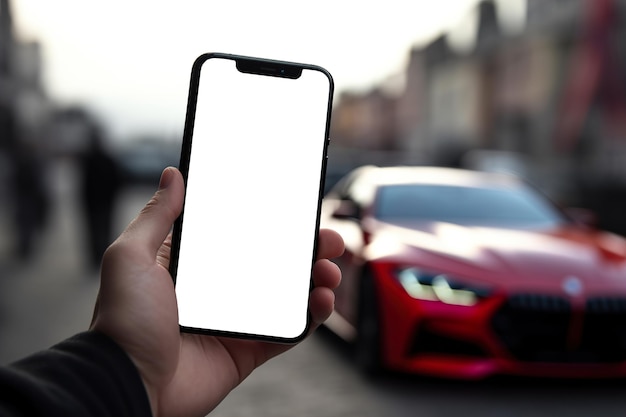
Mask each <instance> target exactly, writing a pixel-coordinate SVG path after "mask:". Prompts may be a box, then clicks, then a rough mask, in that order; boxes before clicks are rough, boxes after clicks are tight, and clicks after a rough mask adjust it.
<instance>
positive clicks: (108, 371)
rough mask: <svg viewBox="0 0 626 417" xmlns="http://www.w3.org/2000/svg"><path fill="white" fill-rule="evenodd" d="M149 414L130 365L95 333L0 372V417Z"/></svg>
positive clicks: (82, 335)
mask: <svg viewBox="0 0 626 417" xmlns="http://www.w3.org/2000/svg"><path fill="white" fill-rule="evenodd" d="M151 415H152V413H151V410H150V404H149V401H148V396H147V394H146V390H145V387H144V385H143V382H142V380H141V378H140V376H139V373H138V372H137V369H136V368H135V365H134V364H133V362H132V361H131V360H130V358H129V357H128V356H127V355H126V353H125V352H124V351H123V350H122V349H121V348H120V347H119V346H118V345H117V344H115V343H114V342H113V341H112V340H111V339H110V338H108V337H107V336H105V335H103V334H100V333H97V332H85V333H80V334H78V335H76V336H74V337H72V338H70V339H67V340H65V341H63V342H61V343H59V344H58V345H56V346H53V347H52V348H50V349H48V350H45V351H42V352H39V353H36V354H34V355H32V356H29V357H27V358H25V359H22V360H20V361H18V362H15V363H13V364H11V365H9V366H5V367H2V368H0V416H1V417H5V416H81V417H82V416H84V417H91V416H115V417H123V416H133V417H134V416H137V417H142V416H151Z"/></svg>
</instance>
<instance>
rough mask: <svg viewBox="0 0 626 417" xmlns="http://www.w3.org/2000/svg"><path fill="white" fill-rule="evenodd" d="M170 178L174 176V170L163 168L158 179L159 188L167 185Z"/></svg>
mask: <svg viewBox="0 0 626 417" xmlns="http://www.w3.org/2000/svg"><path fill="white" fill-rule="evenodd" d="M172 178H174V172H173V171H172V170H171V169H170V168H169V167H168V168H165V169H164V170H163V173H162V174H161V180H160V181H159V190H163V189H165V188H167V187H169V185H170V184H171V182H172Z"/></svg>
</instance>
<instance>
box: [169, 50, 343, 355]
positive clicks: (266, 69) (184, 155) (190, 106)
mask: <svg viewBox="0 0 626 417" xmlns="http://www.w3.org/2000/svg"><path fill="white" fill-rule="evenodd" d="M213 58H217V59H228V60H233V61H235V63H236V68H237V70H239V71H240V72H243V73H252V74H258V75H265V76H274V77H282V78H293V79H296V78H298V77H299V76H300V74H301V72H302V70H305V69H307V70H313V71H319V72H321V73H323V74H324V75H325V76H326V77H327V78H328V81H329V95H328V101H327V102H328V105H327V109H326V111H327V116H326V126H325V129H324V131H325V137H324V138H321V139H320V140H323V141H324V144H323V146H322V149H323V151H322V155H321V161H320V169H321V175H320V184H319V189H318V198H317V210H316V220H315V230H316V233H315V235H314V236H315V240H314V242H313V254H312V260H311V268H310V269H311V273H310V278H309V294H310V292H311V290H312V289H313V265H314V263H315V261H316V258H317V245H318V235H319V227H320V214H321V207H322V198H323V195H324V183H325V179H326V169H327V162H328V145H329V143H330V137H329V133H330V123H331V114H332V104H333V94H334V80H333V78H332V76H331V74H330V73H329V72H328V71H327V70H326V69H324V68H322V67H320V66H317V65H310V64H303V63H297V62H290V61H281V60H274V59H266V58H257V57H251V56H244V55H234V54H226V53H219V52H211V53H205V54H202V55H200V56H199V57H198V58H196V60H195V61H194V63H193V66H192V69H191V79H190V83H189V95H188V101H187V112H186V117H185V125H184V130H183V142H182V146H181V153H180V162H179V170H180V171H181V173H182V175H183V179H184V183H185V190H186V189H187V178H188V174H189V164H190V159H191V152H192V142H193V132H194V125H195V118H196V104H197V99H198V90H199V85H200V73H201V69H202V65H203V64H204V63H205V62H206V61H207V60H209V59H213ZM185 201H186V196H185ZM185 201H184V202H183V210H182V212H181V214H180V216H179V217H178V218H177V219H176V221H175V223H174V227H173V231H172V243H171V257H170V264H169V271H170V274H171V276H172V280H173V281H174V285H176V279H177V272H178V258H179V251H180V241H181V234H182V229H183V224H184V213H185ZM310 324H311V314H310V308H309V306H307V318H306V324H305V327H304V330H303V331H302V333H301V334H300V335H298V336H296V337H293V338H285V337H276V336H268V335H260V334H250V333H240V332H234V331H223V330H215V329H205V328H197V327H189V326H183V325H181V324H179V328H180V330H181V331H182V332H185V333H196V334H206V335H214V336H225V337H233V338H241V339H252V340H262V341H268V342H275V343H285V344H293V343H297V342H299V341H301V340H302V339H304V338H305V337H306V335H307V334H308V333H309V330H310Z"/></svg>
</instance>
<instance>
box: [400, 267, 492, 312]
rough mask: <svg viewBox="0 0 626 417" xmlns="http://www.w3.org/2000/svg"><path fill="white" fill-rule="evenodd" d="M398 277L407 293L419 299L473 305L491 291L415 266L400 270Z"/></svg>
mask: <svg viewBox="0 0 626 417" xmlns="http://www.w3.org/2000/svg"><path fill="white" fill-rule="evenodd" d="M397 277H398V281H399V282H400V284H401V285H402V288H404V290H405V291H406V292H407V294H409V295H410V296H411V297H413V298H416V299H418V300H428V301H441V302H442V303H446V304H454V305H460V306H473V305H475V304H476V303H478V301H479V300H480V299H481V298H484V297H487V296H488V295H489V293H490V291H489V290H488V289H486V288H478V287H471V286H468V285H464V284H461V283H460V282H459V281H457V280H454V279H452V278H450V277H449V276H448V275H446V274H437V273H432V272H426V271H423V270H421V269H419V268H414V267H411V268H403V269H400V270H398V273H397Z"/></svg>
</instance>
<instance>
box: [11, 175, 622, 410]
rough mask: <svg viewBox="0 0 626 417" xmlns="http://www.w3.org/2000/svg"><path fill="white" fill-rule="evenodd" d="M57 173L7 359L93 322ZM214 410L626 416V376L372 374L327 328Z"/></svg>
mask: <svg viewBox="0 0 626 417" xmlns="http://www.w3.org/2000/svg"><path fill="white" fill-rule="evenodd" d="M54 177H55V178H56V181H55V183H56V186H55V195H56V198H55V209H54V211H53V213H52V220H53V222H52V224H51V225H50V226H51V227H50V228H49V229H48V230H47V233H46V234H45V235H44V236H42V238H41V241H40V242H39V243H40V245H39V247H40V251H39V252H38V253H37V255H36V256H35V257H34V258H33V259H32V260H31V261H29V262H28V263H27V264H20V263H18V262H16V261H14V260H11V259H6V256H5V259H0V260H1V261H2V262H0V267H1V269H0V363H1V364H5V363H8V362H10V361H13V360H15V359H18V358H20V357H22V356H24V355H27V354H29V353H32V352H34V351H37V350H39V349H45V348H46V347H48V346H50V345H51V344H53V343H55V342H57V341H59V340H61V339H62V338H65V337H68V336H71V335H72V334H74V333H76V332H79V331H82V330H84V329H86V328H87V326H88V324H89V321H90V318H91V311H92V308H93V303H94V300H95V297H96V293H97V288H98V279H97V274H96V273H90V272H86V270H85V264H84V262H83V261H82V259H83V254H84V251H83V246H84V243H83V242H82V240H81V239H82V235H81V226H80V224H81V223H80V222H81V221H82V217H81V213H80V211H79V208H78V207H77V205H76V200H75V194H74V193H75V190H74V181H73V178H74V177H73V176H72V170H71V167H68V166H60V167H58V168H57V169H56V170H55V171H54ZM152 191H153V188H152V187H136V188H132V189H129V190H127V191H126V192H125V193H124V194H123V195H122V196H121V198H120V201H119V206H118V210H117V214H116V230H117V231H120V230H121V229H122V228H123V227H124V225H125V224H126V223H127V222H128V221H129V220H130V219H132V217H134V216H135V215H136V214H137V212H138V211H139V210H140V209H141V207H142V206H143V204H144V203H145V202H146V201H147V200H148V198H149V197H150V195H151V193H152ZM0 227H5V228H6V227H7V220H6V219H0ZM0 231H1V230H0ZM1 236H4V238H6V233H5V234H3V233H0V249H3V248H4V249H6V246H7V244H6V241H2V239H3V238H2V237H1ZM5 252H6V251H5ZM1 254H2V252H0V255H1ZM211 415H212V416H218V417H226V416H229V417H252V416H254V417H259V416H273V417H287V416H288V417H294V416H298V417H309V416H310V417H313V416H315V417H331V416H332V417H353V416H354V417H370V416H372V417H373V416H384V417H386V416H398V417H403V416H424V417H434V416H437V417H439V416H461V415H462V416H486V417H511V416H622V415H625V416H626V383H625V382H624V381H586V382H574V381H552V380H536V379H534V380H527V379H525V380H519V379H509V378H506V379H505V378H499V379H494V380H489V381H486V382H479V383H475V382H464V381H456V382H455V381H445V380H437V379H432V378H424V377H411V376H406V375H386V376H384V377H381V378H378V379H375V380H371V379H367V378H364V377H363V376H362V375H360V374H359V372H358V371H357V370H356V368H355V367H354V366H353V364H352V361H351V351H350V348H349V346H346V345H345V344H343V343H341V342H340V341H339V340H337V339H336V338H335V337H333V335H331V334H330V333H328V332H327V331H320V332H318V333H317V334H315V335H313V336H312V337H311V338H309V339H308V340H307V341H305V342H304V343H302V344H301V345H299V346H297V347H295V348H294V349H292V350H291V351H289V352H288V353H287V354H284V355H282V356H280V357H279V358H276V359H274V360H272V361H270V362H269V363H267V364H266V365H264V366H262V367H261V368H259V369H258V370H257V371H255V372H254V373H253V374H252V376H251V377H250V378H249V379H247V380H246V381H245V382H244V383H243V384H242V385H241V386H240V387H238V388H237V389H236V390H235V391H234V392H233V393H232V394H231V395H230V396H229V397H228V398H227V399H226V400H225V401H224V402H223V403H222V404H221V405H220V406H219V407H218V408H217V409H216V410H215V411H214V412H213V413H212V414H211Z"/></svg>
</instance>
